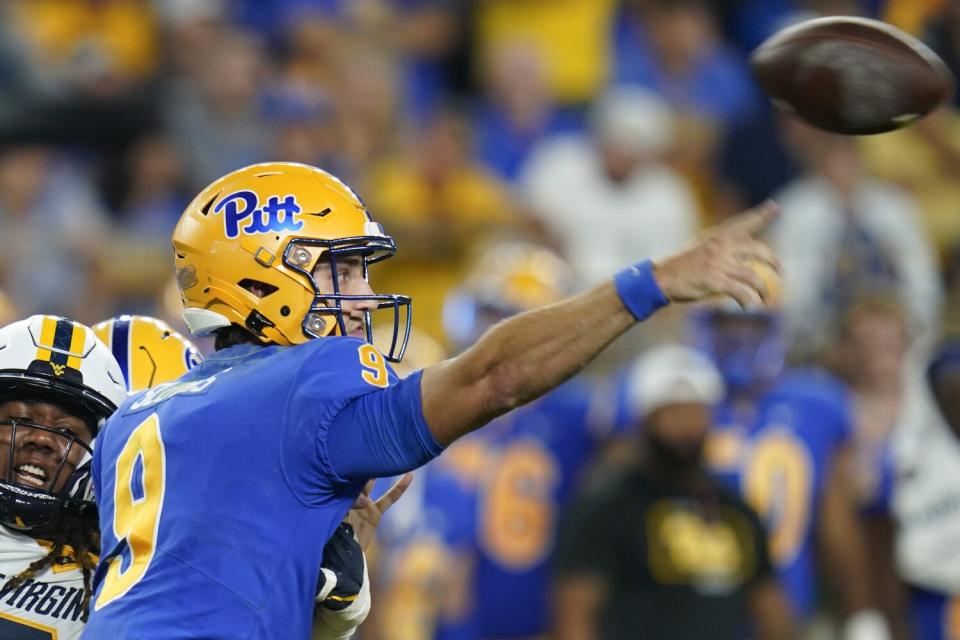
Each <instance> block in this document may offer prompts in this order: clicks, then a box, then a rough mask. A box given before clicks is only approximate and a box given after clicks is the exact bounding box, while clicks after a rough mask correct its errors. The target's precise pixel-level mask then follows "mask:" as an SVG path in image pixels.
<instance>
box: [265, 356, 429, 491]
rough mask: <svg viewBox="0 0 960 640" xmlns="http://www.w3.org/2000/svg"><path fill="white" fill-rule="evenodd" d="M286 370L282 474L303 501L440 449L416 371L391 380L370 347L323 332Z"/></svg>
mask: <svg viewBox="0 0 960 640" xmlns="http://www.w3.org/2000/svg"><path fill="white" fill-rule="evenodd" d="M296 348H297V349H302V348H305V349H309V351H307V352H306V353H307V355H306V356H305V357H304V358H303V361H302V363H301V364H300V365H299V371H298V372H297V373H296V374H295V375H294V376H293V379H292V382H291V390H290V394H289V397H288V399H287V402H286V409H285V427H286V431H285V436H284V445H283V446H284V448H285V450H284V455H283V456H282V459H283V461H284V462H283V464H284V465H285V473H286V476H287V478H288V480H289V481H290V483H291V485H292V486H293V488H294V490H295V491H297V492H298V493H300V494H301V495H302V496H304V497H305V498H306V499H308V500H317V499H321V500H322V499H323V497H324V496H325V495H330V494H331V493H338V492H340V491H342V490H344V489H346V488H347V487H348V486H349V485H351V484H353V483H356V482H360V481H365V480H366V479H368V478H371V477H381V476H389V475H395V474H399V473H402V472H404V471H407V470H410V469H413V468H416V467H418V466H420V465H422V464H423V463H425V462H426V461H428V460H430V459H431V458H433V457H435V456H436V455H437V454H439V453H440V451H441V447H440V446H439V445H438V444H437V442H436V440H434V438H433V436H432V434H431V433H430V431H429V429H428V428H427V425H426V423H425V422H424V419H423V407H422V403H421V400H420V373H419V372H418V373H415V374H413V375H412V376H410V377H408V378H407V379H405V380H402V381H401V380H399V378H398V377H397V376H396V374H395V373H394V372H393V371H392V369H390V367H389V366H388V365H387V362H386V358H384V357H383V355H382V354H381V353H380V352H379V351H377V350H376V348H375V347H373V345H370V344H368V343H367V342H365V341H363V340H359V339H355V338H324V339H321V340H315V341H312V342H311V343H307V344H304V345H300V346H298V347H296Z"/></svg>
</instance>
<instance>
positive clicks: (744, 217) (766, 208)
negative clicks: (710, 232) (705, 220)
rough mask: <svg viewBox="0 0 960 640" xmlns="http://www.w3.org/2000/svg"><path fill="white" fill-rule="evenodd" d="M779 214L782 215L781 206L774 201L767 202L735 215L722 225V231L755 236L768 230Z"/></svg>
mask: <svg viewBox="0 0 960 640" xmlns="http://www.w3.org/2000/svg"><path fill="white" fill-rule="evenodd" d="M778 213H780V207H779V205H777V203H776V202H774V201H773V200H767V201H766V202H764V203H762V204H760V205H758V206H756V207H754V208H753V209H749V210H747V211H745V212H743V213H740V214H737V215H735V216H734V217H733V218H731V219H730V220H729V221H728V222H726V223H724V224H723V225H721V227H720V231H721V232H722V233H723V234H732V235H736V234H741V233H745V234H747V235H751V236H753V235H756V234H758V233H759V232H761V231H763V230H764V229H766V228H767V227H768V226H769V225H770V223H771V222H773V221H774V220H775V219H776V217H777V214H778Z"/></svg>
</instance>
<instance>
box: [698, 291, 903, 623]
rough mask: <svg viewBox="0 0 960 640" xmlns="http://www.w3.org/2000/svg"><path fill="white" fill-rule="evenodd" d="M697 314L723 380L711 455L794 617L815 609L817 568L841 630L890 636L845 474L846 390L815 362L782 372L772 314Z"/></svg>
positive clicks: (724, 310)
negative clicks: (746, 512)
mask: <svg viewBox="0 0 960 640" xmlns="http://www.w3.org/2000/svg"><path fill="white" fill-rule="evenodd" d="M693 318H694V323H693V324H694V327H695V334H696V335H695V340H696V341H697V342H698V343H699V345H698V346H700V347H701V348H702V349H703V350H704V351H705V352H706V353H708V354H709V355H710V356H711V357H712V358H713V360H714V361H715V362H716V364H717V367H718V368H719V370H720V372H721V373H722V375H723V378H724V383H725V384H726V388H727V394H726V396H725V398H724V399H723V402H722V403H720V405H719V406H718V408H717V412H716V415H715V424H716V426H715V427H714V430H713V432H712V433H711V437H710V440H709V442H708V454H707V456H708V462H709V463H710V464H711V466H712V467H713V468H714V470H715V471H716V472H717V473H718V474H719V476H720V477H721V479H723V480H724V481H725V482H727V483H728V485H729V486H730V487H732V488H733V489H735V490H738V491H740V492H741V493H742V494H743V497H744V499H745V500H746V501H747V503H748V504H749V505H750V506H751V507H753V508H754V509H756V510H757V512H758V513H759V514H760V516H761V518H762V519H763V520H764V523H765V524H766V526H767V528H768V530H769V535H770V551H771V555H772V558H773V563H774V566H775V567H776V569H777V573H778V575H779V578H780V581H781V583H782V584H783V587H784V590H785V591H786V593H787V596H788V598H789V600H790V604H791V606H792V607H793V610H794V613H795V614H796V616H797V617H798V619H799V620H804V621H809V620H810V619H811V618H812V617H813V614H814V607H815V603H816V596H817V593H816V592H817V586H818V575H817V570H818V567H819V566H822V567H823V568H824V569H825V570H826V575H827V577H828V579H829V580H830V582H831V584H832V585H833V587H834V589H835V591H836V594H837V597H838V599H839V601H840V604H841V607H840V608H841V611H840V612H841V613H842V614H843V615H844V616H845V617H846V620H845V622H844V633H843V636H842V637H843V638H845V639H847V640H856V639H860V638H870V639H873V638H888V637H889V632H888V630H887V625H886V623H885V621H884V618H883V616H882V614H881V613H880V612H879V611H878V610H876V609H875V608H873V607H874V606H875V603H874V602H873V598H872V594H871V590H870V585H869V584H868V578H867V575H868V574H867V558H866V551H865V546H864V541H863V538H862V535H863V534H862V531H861V529H860V524H859V520H858V516H857V514H856V505H855V500H854V497H853V495H852V489H851V487H852V482H851V480H850V479H849V478H850V473H851V470H852V466H851V465H852V460H851V455H852V451H851V449H850V445H849V440H850V416H849V408H848V401H847V395H846V389H845V388H844V387H843V386H842V385H841V384H840V382H839V381H837V380H835V379H833V378H832V377H830V376H828V375H827V374H826V373H824V372H822V371H819V370H816V369H797V370H789V369H788V370H784V356H785V353H786V344H785V343H784V340H785V339H784V337H783V335H782V332H781V323H782V320H781V318H780V316H779V315H778V314H777V313H776V312H773V311H771V310H767V309H751V310H748V311H741V310H734V309H731V308H729V307H724V306H714V307H709V308H704V309H699V310H696V311H695V312H694V316H693ZM818 559H819V560H820V563H819V564H818V562H817V560H818Z"/></svg>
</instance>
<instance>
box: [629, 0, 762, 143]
mask: <svg viewBox="0 0 960 640" xmlns="http://www.w3.org/2000/svg"><path fill="white" fill-rule="evenodd" d="M613 47H614V60H613V64H614V77H613V79H614V81H615V82H618V83H622V84H635V85H638V86H641V87H644V88H646V89H649V90H651V91H655V92H657V93H659V94H660V95H662V96H663V98H664V99H665V100H667V102H669V103H670V104H671V105H672V106H673V107H674V108H676V109H680V110H685V111H691V112H693V113H695V114H697V115H699V116H700V117H703V118H706V119H708V120H710V121H712V122H714V123H715V124H717V125H718V126H728V125H730V124H731V123H733V122H735V121H736V120H740V119H743V118H746V117H749V115H750V113H751V111H752V110H753V108H754V107H755V106H756V104H757V102H758V101H759V98H760V96H759V93H758V92H757V90H756V88H755V86H754V84H753V82H752V81H751V79H750V73H749V71H748V70H747V66H746V63H745V61H744V59H743V58H742V56H739V55H737V54H736V53H734V52H733V51H732V50H730V49H729V48H728V47H727V45H726V44H725V43H724V42H723V39H722V36H721V34H720V33H719V30H718V27H717V24H716V21H715V17H714V14H713V11H712V7H711V4H710V3H709V2H708V1H707V0H628V1H626V2H624V4H623V7H622V9H621V11H620V13H619V15H618V16H617V21H616V23H615V27H614V31H613Z"/></svg>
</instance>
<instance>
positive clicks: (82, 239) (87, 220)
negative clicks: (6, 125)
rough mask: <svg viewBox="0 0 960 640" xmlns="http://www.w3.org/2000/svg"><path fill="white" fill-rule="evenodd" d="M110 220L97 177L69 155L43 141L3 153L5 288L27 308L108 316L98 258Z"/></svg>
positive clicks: (89, 317) (0, 216) (88, 317)
mask: <svg viewBox="0 0 960 640" xmlns="http://www.w3.org/2000/svg"><path fill="white" fill-rule="evenodd" d="M105 222H106V221H105V220H104V217H103V211H102V207H101V205H100V203H99V202H98V200H97V198H96V195H95V194H94V193H93V191H92V189H91V188H90V181H89V179H86V180H85V179H84V176H82V175H80V174H78V172H77V171H76V170H75V169H74V167H72V166H71V165H70V164H69V163H67V162H66V161H65V160H64V158H63V157H58V156H57V155H56V153H55V152H54V151H52V150H50V149H47V148H43V147H7V148H4V149H3V150H2V151H0V228H2V229H3V234H2V236H0V243H2V250H0V286H2V288H3V290H4V291H6V292H7V293H8V295H10V297H11V298H12V299H13V301H14V304H16V305H17V307H19V308H20V311H21V312H22V313H24V314H34V313H52V314H59V315H65V316H69V317H71V318H77V319H78V320H81V321H86V322H93V321H95V320H96V318H97V317H98V316H102V315H104V313H103V311H102V309H103V305H104V300H103V299H102V298H101V297H99V296H98V295H97V293H98V292H97V290H96V289H95V287H94V283H93V282H92V261H93V259H94V257H95V256H97V255H98V254H100V253H101V252H102V251H103V250H105V248H106V247H105V246H104V244H103V241H104V238H105V231H106V225H105Z"/></svg>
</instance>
